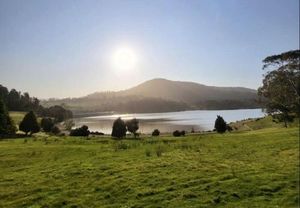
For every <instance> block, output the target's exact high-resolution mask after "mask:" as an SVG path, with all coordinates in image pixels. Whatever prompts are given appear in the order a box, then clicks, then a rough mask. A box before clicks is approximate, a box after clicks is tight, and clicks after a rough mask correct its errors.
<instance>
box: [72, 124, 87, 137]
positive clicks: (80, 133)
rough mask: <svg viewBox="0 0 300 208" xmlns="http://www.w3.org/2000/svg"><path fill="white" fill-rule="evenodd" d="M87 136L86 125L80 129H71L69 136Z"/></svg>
mask: <svg viewBox="0 0 300 208" xmlns="http://www.w3.org/2000/svg"><path fill="white" fill-rule="evenodd" d="M89 134H90V131H89V127H88V126H86V125H83V126H81V127H80V128H76V129H72V130H71V132H70V136H88V135H89Z"/></svg>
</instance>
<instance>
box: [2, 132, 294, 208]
mask: <svg viewBox="0 0 300 208" xmlns="http://www.w3.org/2000/svg"><path fill="white" fill-rule="evenodd" d="M298 137H299V134H298V128H295V127H294V128H288V129H284V128H267V129H262V130H256V131H247V132H236V133H231V134H223V135H217V134H207V135H190V136H186V137H185V138H173V137H159V138H157V139H152V138H146V139H143V140H142V141H134V140H126V141H123V142H117V141H113V140H111V139H109V138H92V139H90V140H86V139H84V138H71V137H53V136H51V137H47V136H45V135H43V134H40V135H37V136H36V137H34V138H30V139H27V140H24V139H14V140H3V141H0V170H1V171H0V207H30V206H31V207H42V206H45V207H62V206H65V207H216V206H217V207H224V206H225V207H272V208H273V207H297V202H298V199H299V198H298V191H297V189H298V188H299V187H298V184H299V139H298ZM26 141H27V142H26ZM160 150H162V156H160V157H158V156H157V155H156V152H159V151H160ZM146 152H148V153H150V156H147V154H146Z"/></svg>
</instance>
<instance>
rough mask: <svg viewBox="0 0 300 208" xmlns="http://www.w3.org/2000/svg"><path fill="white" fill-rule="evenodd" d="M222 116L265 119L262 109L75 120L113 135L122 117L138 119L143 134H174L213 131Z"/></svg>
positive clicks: (130, 115)
mask: <svg viewBox="0 0 300 208" xmlns="http://www.w3.org/2000/svg"><path fill="white" fill-rule="evenodd" d="M217 115H220V116H222V117H223V118H224V120H225V121H226V122H227V123H229V122H232V121H237V120H243V119H247V118H259V117H263V116H264V113H263V112H262V111H261V109H242V110H195V111H181V112H169V113H137V114H114V115H104V116H103V115H102V116H92V117H81V118H76V119H74V121H75V125H76V127H78V126H81V125H87V126H88V127H89V129H90V130H91V131H101V132H103V133H105V134H110V133H111V128H112V124H113V121H114V120H115V119H116V118H118V117H121V118H122V119H124V120H127V119H131V118H137V119H138V120H139V121H140V129H139V132H141V133H151V132H152V131H153V129H156V128H157V129H159V130H160V131H161V132H172V131H174V130H186V131H191V129H192V128H194V130H195V131H202V130H212V129H213V128H214V122H215V119H216V117H217Z"/></svg>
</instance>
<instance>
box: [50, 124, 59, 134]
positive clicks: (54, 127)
mask: <svg viewBox="0 0 300 208" xmlns="http://www.w3.org/2000/svg"><path fill="white" fill-rule="evenodd" d="M51 133H52V134H55V135H57V134H59V133H60V129H59V128H58V126H53V127H52V128H51Z"/></svg>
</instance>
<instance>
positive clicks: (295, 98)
mask: <svg viewBox="0 0 300 208" xmlns="http://www.w3.org/2000/svg"><path fill="white" fill-rule="evenodd" d="M263 63H264V66H263V69H264V70H268V71H267V72H266V74H265V75H264V79H263V86H262V87H260V88H259V89H258V94H259V96H260V97H261V102H263V103H264V104H265V109H266V111H267V113H269V114H270V115H273V116H274V118H276V119H278V120H279V121H284V123H285V126H287V122H288V121H291V120H292V118H293V116H291V114H298V116H299V115H300V113H299V109H300V104H299V101H300V68H299V67H300V51H299V50H294V51H288V52H285V53H282V54H279V55H273V56H268V57H266V58H265V59H264V60H263Z"/></svg>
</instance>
